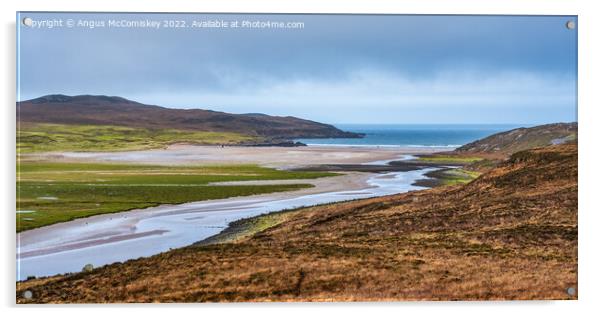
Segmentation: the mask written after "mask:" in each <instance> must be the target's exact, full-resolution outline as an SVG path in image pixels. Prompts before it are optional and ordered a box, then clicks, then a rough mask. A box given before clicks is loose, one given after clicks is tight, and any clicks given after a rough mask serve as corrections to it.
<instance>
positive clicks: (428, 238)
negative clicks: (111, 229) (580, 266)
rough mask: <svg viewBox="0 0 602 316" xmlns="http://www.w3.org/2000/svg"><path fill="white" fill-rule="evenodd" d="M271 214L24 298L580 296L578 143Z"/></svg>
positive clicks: (52, 281) (55, 280)
mask: <svg viewBox="0 0 602 316" xmlns="http://www.w3.org/2000/svg"><path fill="white" fill-rule="evenodd" d="M264 218H267V219H270V220H271V223H270V224H269V225H267V227H268V228H267V229H264V230H260V231H259V232H257V233H254V234H252V235H250V236H248V237H244V236H243V238H235V239H233V240H230V241H228V242H222V243H217V244H209V245H207V244H204V245H203V244H199V245H193V246H189V247H186V248H182V249H176V250H172V251H169V252H166V253H162V254H159V255H155V256H152V257H149V258H143V259H137V260H130V261H128V262H125V263H116V264H112V265H108V266H105V267H101V268H98V269H94V270H92V271H90V272H83V273H77V274H71V275H63V276H56V277H51V278H43V279H34V280H30V281H26V282H20V283H18V284H17V291H16V295H17V301H18V302H19V303H65V302H69V303H80V302H213V301H383V300H523V299H576V298H577V294H576V293H574V295H569V294H568V293H567V289H568V288H570V287H572V288H575V289H576V288H577V145H576V144H574V143H573V144H562V145H556V146H548V147H544V148H537V149H532V150H527V151H522V152H518V153H515V154H513V155H512V156H511V157H510V158H509V159H508V160H507V161H505V162H503V163H501V164H500V165H498V166H497V167H495V168H494V169H492V170H490V171H489V172H486V173H485V174H483V175H481V176H480V177H479V178H477V179H476V180H474V181H472V182H470V183H468V184H464V185H456V186H447V187H439V188H435V189H430V190H423V191H416V192H410V193H405V194H398V195H393V196H387V197H381V198H373V199H366V200H358V201H351V202H345V203H338V204H330V205H324V206H317V207H310V208H304V209H299V210H294V211H288V212H283V213H276V214H272V215H267V216H265V217H264ZM252 221H257V218H256V219H253V220H251V222H252ZM268 222H269V221H268ZM246 223H249V221H246ZM244 224H245V221H239V222H238V223H237V224H235V225H233V226H232V228H231V229H229V231H230V232H231V231H232V230H233V229H234V228H236V225H244ZM225 234H226V235H227V234H228V232H225ZM214 240H215V239H214ZM25 291H31V293H32V294H33V298H31V299H29V300H26V299H23V294H24V292H25Z"/></svg>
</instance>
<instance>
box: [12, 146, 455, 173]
mask: <svg viewBox="0 0 602 316" xmlns="http://www.w3.org/2000/svg"><path fill="white" fill-rule="evenodd" d="M452 149H453V148H449V147H383V146H381V147H375V146H371V147H360V146H357V147H353V146H307V147H242V146H230V147H220V146H194V145H172V146H170V147H168V148H166V149H153V150H140V151H123V152H55V153H41V154H27V155H23V158H24V159H33V160H48V161H61V162H121V163H142V164H159V165H177V164H259V165H262V166H266V167H275V168H297V167H303V166H308V165H319V164H339V163H340V164H362V163H370V162H374V161H386V160H395V159H398V158H400V157H403V156H404V155H415V154H428V153H433V152H441V151H448V150H452Z"/></svg>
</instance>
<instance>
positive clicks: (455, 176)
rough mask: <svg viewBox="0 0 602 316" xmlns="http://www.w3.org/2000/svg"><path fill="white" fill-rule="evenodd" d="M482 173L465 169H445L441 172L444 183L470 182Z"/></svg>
mask: <svg viewBox="0 0 602 316" xmlns="http://www.w3.org/2000/svg"><path fill="white" fill-rule="evenodd" d="M480 175H481V173H480V172H476V171H469V170H464V169H450V170H445V171H444V172H442V174H441V178H440V179H441V181H442V183H443V185H455V184H465V183H468V182H470V181H472V180H474V179H476V178H478V177H479V176H480Z"/></svg>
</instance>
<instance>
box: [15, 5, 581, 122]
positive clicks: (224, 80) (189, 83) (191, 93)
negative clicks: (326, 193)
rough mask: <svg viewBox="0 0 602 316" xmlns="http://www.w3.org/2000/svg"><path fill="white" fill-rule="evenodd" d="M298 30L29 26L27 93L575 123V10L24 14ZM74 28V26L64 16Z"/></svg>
mask: <svg viewBox="0 0 602 316" xmlns="http://www.w3.org/2000/svg"><path fill="white" fill-rule="evenodd" d="M24 17H30V18H32V19H33V20H34V21H43V20H45V19H55V18H56V19H63V20H64V23H65V22H66V20H67V19H73V21H74V22H76V23H77V21H78V20H80V19H82V20H94V21H102V20H104V21H105V22H107V21H108V20H109V19H116V20H121V19H128V20H138V19H150V20H157V21H162V20H166V19H171V20H184V21H186V23H187V25H189V26H190V25H191V23H192V21H206V20H215V19H219V20H226V21H229V22H232V21H243V20H248V21H258V20H259V21H268V20H269V21H282V22H303V23H304V27H303V28H302V29H250V28H241V27H239V28H228V29H225V28H219V29H218V28H185V29H184V28H172V29H168V28H160V29H150V28H113V27H111V28H109V27H104V28H103V27H97V28H94V29H90V28H84V27H73V28H68V27H54V28H32V27H26V26H23V25H21V24H20V25H19V36H18V38H19V42H20V47H19V48H20V50H19V88H20V91H19V96H18V97H19V98H20V99H21V100H27V99H31V98H36V97H39V96H42V95H47V94H57V93H60V94H67V95H76V94H102V95H115V96H122V97H125V98H129V99H132V100H135V101H139V102H142V103H147V104H155V105H161V106H166V107H174V108H203V109H212V110H218V111H225V112H232V113H249V112H261V113H267V114H273V115H293V116H298V117H304V118H308V119H313V120H318V121H323V122H327V123H389V124H390V123H520V124H540V123H548V122H558V121H565V122H566V121H575V120H576V96H575V94H576V91H575V89H576V88H575V87H576V54H577V49H576V41H577V32H576V29H574V30H570V29H568V28H567V27H566V26H565V24H566V22H567V21H568V20H573V21H576V18H575V17H516V16H502V17H498V16H367V15H366V16H363V15H362V16H349V15H334V16H333V15H189V14H187V15H165V14H144V15H126V14H105V15H102V14H80V13H76V14H50V13H43V14H42V13H36V14H32V13H27V14H22V15H21V16H20V18H19V19H23V18H24ZM64 25H65V24H64Z"/></svg>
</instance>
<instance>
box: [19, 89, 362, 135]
mask: <svg viewBox="0 0 602 316" xmlns="http://www.w3.org/2000/svg"><path fill="white" fill-rule="evenodd" d="M17 109H18V111H17V114H18V119H19V120H20V121H21V122H31V123H55V124H78V125H117V126H127V127H140V128H151V129H178V130H188V131H211V132H235V133H240V134H244V135H250V136H261V137H264V138H266V139H294V138H358V137H362V135H361V134H357V133H351V132H344V131H341V130H339V129H337V128H335V127H334V126H332V125H328V124H322V123H318V122H314V121H309V120H304V119H300V118H296V117H292V116H286V117H280V116H270V115H265V114H257V113H252V114H230V113H224V112H216V111H210V110H201V109H188V110H185V109H170V108H164V107H160V106H154V105H146V104H142V103H138V102H135V101H130V100H127V99H124V98H120V97H109V96H93V95H79V96H65V95H48V96H44V97H41V98H37V99H33V100H28V101H23V102H19V103H18V104H17Z"/></svg>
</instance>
